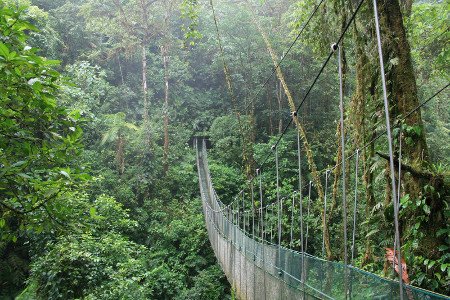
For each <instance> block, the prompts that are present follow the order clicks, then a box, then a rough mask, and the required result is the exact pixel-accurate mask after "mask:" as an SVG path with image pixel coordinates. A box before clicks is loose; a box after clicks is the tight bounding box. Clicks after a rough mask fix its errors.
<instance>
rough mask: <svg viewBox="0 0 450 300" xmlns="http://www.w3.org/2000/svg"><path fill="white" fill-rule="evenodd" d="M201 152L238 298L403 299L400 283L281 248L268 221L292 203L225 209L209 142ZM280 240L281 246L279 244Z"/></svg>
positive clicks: (212, 219)
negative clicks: (210, 159) (214, 180)
mask: <svg viewBox="0 0 450 300" xmlns="http://www.w3.org/2000/svg"><path fill="white" fill-rule="evenodd" d="M195 147H196V148H197V169H198V176H199V183H200V192H201V198H202V204H203V213H204V216H205V221H206V227H207V231H208V236H209V239H210V242H211V246H212V248H213V250H214V253H215V255H216V257H217V259H218V262H219V264H220V266H221V267H222V270H223V271H224V273H225V275H226V277H227V278H228V280H229V282H230V283H231V285H232V287H233V289H234V291H235V293H236V297H237V298H238V299H267V300H275V299H386V300H387V299H399V298H400V295H399V294H400V292H399V289H398V282H396V281H393V280H389V279H385V278H381V277H379V276H376V275H375V274H371V273H369V272H366V271H363V270H360V269H358V268H355V267H353V266H350V265H345V264H343V263H340V262H333V261H327V260H324V259H321V258H318V257H315V256H312V255H309V254H307V253H306V252H298V251H294V250H292V249H289V248H287V247H284V246H281V235H282V232H281V226H280V222H278V234H276V233H274V232H272V227H270V228H269V226H267V225H264V222H265V221H266V222H267V220H268V218H270V217H271V216H273V215H274V212H276V213H277V214H278V221H280V214H282V213H283V201H288V200H289V201H290V199H287V198H284V199H281V201H280V206H279V207H278V208H279V209H277V208H276V207H274V206H272V207H270V206H267V207H261V208H259V209H248V210H246V209H245V206H244V205H245V203H237V205H236V206H235V207H234V208H233V207H232V206H228V205H224V204H223V203H222V202H221V201H220V199H219V198H218V196H217V194H216V192H215V190H214V187H213V185H212V180H211V175H210V172H209V167H208V159H207V153H206V145H205V141H204V140H200V139H198V140H196V141H195ZM293 197H295V193H294V195H293ZM293 199H294V198H293ZM238 202H239V201H238ZM261 203H262V202H261ZM239 204H240V205H239ZM275 235H277V236H278V244H275V243H273V238H274V236H275ZM291 235H292V231H291ZM306 236H307V235H306ZM403 293H404V297H406V299H411V300H412V299H430V300H432V299H447V297H445V296H441V295H438V294H434V293H432V292H428V291H425V290H422V289H419V288H416V287H413V286H409V285H406V284H403Z"/></svg>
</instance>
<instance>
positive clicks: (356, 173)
mask: <svg viewBox="0 0 450 300" xmlns="http://www.w3.org/2000/svg"><path fill="white" fill-rule="evenodd" d="M358 167H359V149H356V158H355V201H354V202H353V234H352V259H351V265H352V266H354V264H355V263H354V258H355V234H356V204H357V200H358Z"/></svg>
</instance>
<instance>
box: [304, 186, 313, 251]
mask: <svg viewBox="0 0 450 300" xmlns="http://www.w3.org/2000/svg"><path fill="white" fill-rule="evenodd" d="M311 185H312V181H310V182H309V184H308V209H307V212H306V215H307V218H308V220H309V207H310V204H311ZM308 236H309V226H308V222H306V241H305V252H308Z"/></svg>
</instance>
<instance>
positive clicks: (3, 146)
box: [0, 4, 88, 240]
mask: <svg viewBox="0 0 450 300" xmlns="http://www.w3.org/2000/svg"><path fill="white" fill-rule="evenodd" d="M25 9H26V7H16V6H14V5H11V6H5V5H4V4H2V6H1V7H0V10H1V11H0V12H1V13H0V33H1V37H0V77H1V78H2V85H1V86H0V165H1V166H2V168H1V170H0V172H1V173H0V174H1V176H0V206H1V208H0V214H1V215H0V219H3V221H2V222H1V224H2V227H3V230H2V231H1V236H0V238H1V239H11V240H16V239H17V237H16V235H17V230H18V229H20V231H23V230H24V229H25V228H26V229H27V230H34V231H37V232H40V231H42V227H43V226H45V225H46V223H48V222H52V218H51V216H52V215H55V214H56V215H57V214H64V213H66V212H64V208H63V207H58V205H56V204H57V203H55V202H56V201H58V198H59V197H60V196H61V195H63V194H64V193H67V192H68V191H70V189H71V186H73V185H74V184H75V183H76V182H79V181H80V180H83V179H86V178H88V176H87V175H84V174H82V173H81V172H80V171H81V170H80V168H79V167H78V166H77V164H76V158H77V156H78V155H79V153H80V150H81V144H80V137H81V134H82V130H81V128H80V127H79V123H80V121H81V119H80V114H79V113H78V112H77V111H72V112H68V111H67V110H66V109H65V108H63V107H61V106H59V104H58V101H57V98H56V95H57V92H58V89H59V87H58V85H57V84H58V81H59V80H60V75H59V73H58V72H56V71H55V70H54V66H55V65H57V64H58V62H57V61H52V60H48V59H46V58H43V57H41V56H39V55H37V54H36V52H37V49H36V48H33V47H30V46H29V45H28V44H27V39H28V37H27V35H26V31H35V30H37V29H36V28H35V27H34V26H33V25H32V24H31V23H29V22H27V21H25V20H23V18H22V15H23V12H24V11H25ZM52 202H53V203H52ZM50 205H51V207H52V208H55V210H49V206H50ZM48 215H50V217H49V216H48Z"/></svg>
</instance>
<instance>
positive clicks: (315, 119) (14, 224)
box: [0, 0, 450, 299]
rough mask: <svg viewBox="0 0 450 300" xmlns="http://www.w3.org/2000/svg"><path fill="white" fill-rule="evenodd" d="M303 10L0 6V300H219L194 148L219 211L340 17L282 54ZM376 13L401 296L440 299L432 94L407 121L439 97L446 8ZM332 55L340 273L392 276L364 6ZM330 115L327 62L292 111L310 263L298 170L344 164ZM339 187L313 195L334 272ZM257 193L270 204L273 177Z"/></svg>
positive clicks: (447, 146)
mask: <svg viewBox="0 0 450 300" xmlns="http://www.w3.org/2000/svg"><path fill="white" fill-rule="evenodd" d="M316 2H317V1H313V0H282V1H279V0H267V1H250V0H249V1H227V0H217V1H212V2H210V1H198V0H0V299H231V298H232V290H231V287H230V285H229V283H228V282H227V279H226V278H225V276H224V274H223V272H222V271H221V269H220V267H219V265H218V264H217V262H216V259H215V257H214V253H213V251H212V250H211V248H210V245H209V241H208V237H207V234H206V228H205V226H204V219H203V214H202V208H201V201H200V199H199V191H198V179H197V170H196V166H195V152H194V150H193V148H192V138H193V137H194V136H208V137H209V139H210V141H211V142H212V148H211V149H210V168H211V172H212V177H213V180H214V185H215V188H216V190H217V191H218V193H219V196H220V198H221V199H222V200H223V201H224V202H225V203H230V202H231V201H232V198H233V197H234V196H235V195H236V194H237V193H238V192H239V190H241V189H242V188H246V187H248V186H247V184H246V180H247V179H249V178H251V177H252V176H253V174H255V169H256V168H257V167H258V166H259V164H260V163H261V162H262V161H263V159H264V158H265V157H266V155H267V154H268V153H270V151H271V149H270V148H271V145H272V144H273V143H274V141H275V140H276V138H277V137H278V136H279V134H280V133H281V132H282V131H283V129H284V126H285V125H286V124H287V122H289V120H290V118H291V112H292V111H293V107H296V106H297V105H298V104H299V103H300V101H301V99H302V98H303V97H304V96H305V94H306V92H307V91H308V87H309V86H310V84H311V82H312V81H313V79H314V77H315V76H316V75H317V72H318V71H319V69H320V68H321V66H322V63H323V60H324V59H325V58H326V56H327V54H328V53H329V51H330V45H331V44H332V43H334V42H335V41H336V39H337V38H338V37H339V35H340V33H341V32H342V29H343V28H344V26H345V24H346V23H347V22H348V20H349V18H350V16H351V15H352V12H353V11H354V9H355V7H356V5H357V1H339V0H325V1H324V3H323V4H322V5H321V6H320V8H319V13H318V14H317V15H316V16H315V17H314V18H313V19H311V22H310V23H309V24H308V26H307V27H306V28H305V30H304V32H303V33H302V36H301V37H300V39H299V40H298V41H297V43H296V44H294V46H293V47H292V49H291V50H290V52H289V54H287V55H286V56H285V57H284V55H285V51H286V49H288V47H289V46H290V45H291V44H292V41H293V40H294V39H295V37H296V36H297V34H298V32H299V30H300V28H301V27H302V24H304V23H305V22H306V20H307V19H308V17H309V15H310V13H311V11H312V8H313V7H314V6H315V5H316V4H317V3H316ZM358 2H359V1H358ZM378 2H379V3H378V6H379V13H380V25H381V32H382V37H383V40H382V42H383V51H384V54H385V67H386V70H385V72H386V77H387V87H388V96H389V101H390V102H389V105H390V110H391V118H392V123H393V124H394V130H393V136H394V146H395V153H396V157H397V165H398V155H399V146H400V145H399V144H400V143H399V140H401V143H402V152H401V154H402V161H401V162H402V172H401V187H400V194H401V198H400V231H401V241H402V243H401V245H402V251H403V257H404V259H405V263H406V265H407V266H408V276H409V279H410V281H411V284H413V285H415V286H419V287H422V288H425V289H428V290H432V291H436V292H439V293H442V294H445V295H449V294H450V250H449V249H450V248H449V247H450V207H449V205H450V200H449V199H450V188H449V187H450V176H449V174H450V165H449V164H450V143H449V141H450V139H449V137H450V109H449V107H450V105H449V104H450V100H449V99H450V97H449V92H448V89H444V90H443V91H442V92H441V93H440V94H439V95H437V96H436V97H435V98H433V99H432V100H430V101H429V102H428V103H427V104H426V105H424V106H423V107H421V109H419V110H418V111H415V112H414V113H410V112H411V111H412V110H413V109H414V108H416V107H417V106H418V105H420V104H421V103H424V102H425V101H426V100H427V99H429V98H430V97H431V96H433V95H434V94H435V93H436V92H437V91H439V90H440V89H442V88H443V87H445V86H447V85H448V82H449V66H450V64H449V59H450V53H449V51H450V49H449V46H448V45H449V39H450V33H449V30H448V29H449V21H448V16H449V12H450V1H448V0H441V1H431V0H430V1H413V0H401V1H400V0H393V1H392V0H379V1H378ZM212 3H213V4H214V12H215V14H213V10H212V7H211V5H212ZM219 41H220V44H219ZM342 51H343V70H344V85H345V88H344V93H345V124H346V125H345V132H346V139H347V142H346V152H347V151H348V153H347V154H348V155H350V154H351V153H353V152H354V151H356V149H362V150H361V152H360V185H359V190H358V191H359V195H360V201H359V202H358V207H357V211H358V216H359V219H358V230H357V237H356V241H357V243H356V262H355V265H356V266H357V267H359V268H361V269H364V270H367V271H370V272H373V273H376V274H378V275H381V276H385V277H390V278H394V277H395V274H394V273H395V272H394V271H393V270H392V266H391V264H389V263H388V262H387V260H386V259H385V248H392V247H393V238H394V235H393V233H394V229H393V228H394V225H393V210H394V209H393V201H392V197H391V195H392V194H391V190H390V185H389V183H390V181H389V166H388V160H387V159H386V154H387V142H386V139H385V138H383V139H379V140H377V141H376V142H374V143H371V144H370V145H369V146H368V147H365V148H364V149H363V146H364V145H366V144H367V143H368V142H369V141H370V140H372V139H373V138H374V137H376V135H377V134H378V133H379V132H382V131H383V130H385V128H384V115H383V114H384V113H383V100H382V89H381V85H380V81H381V79H380V71H379V65H378V54H377V48H376V36H375V28H374V23H373V8H372V2H371V1H365V2H363V4H362V6H361V10H360V11H359V14H358V15H357V17H356V18H355V22H354V23H352V24H351V26H350V27H349V30H348V32H347V34H346V35H345V36H344V39H343V46H342ZM282 57H283V64H282V65H281V68H280V69H278V70H277V72H273V73H274V74H273V76H271V77H269V75H270V74H271V73H272V71H273V70H274V64H276V63H277V62H278V61H279V60H280V59H281V58H282ZM267 78H269V79H268V81H267V82H266V84H264V82H265V81H266V79H267ZM338 104H339V83H338V74H337V67H336V62H335V59H333V61H332V62H331V63H330V65H328V67H327V68H326V69H325V70H324V73H323V74H322V76H321V77H320V79H319V81H318V84H317V85H316V87H315V88H314V89H313V90H312V91H311V93H310V94H309V95H308V97H307V98H306V101H305V102H304V104H303V106H302V107H301V110H300V111H299V114H298V119H299V120H300V122H299V123H300V124H301V125H299V128H301V131H302V136H301V138H302V141H303V145H304V151H305V154H306V156H305V159H303V164H302V166H301V167H302V171H303V173H304V174H305V179H304V180H305V182H304V186H306V185H307V183H308V182H309V181H312V182H314V184H315V187H316V188H315V189H314V190H313V192H312V195H311V199H312V200H313V201H312V207H311V210H312V214H311V216H310V218H308V219H307V220H305V221H306V222H307V224H308V225H309V226H310V230H311V232H312V234H311V240H310V242H309V246H308V249H309V252H310V253H311V254H313V255H317V256H321V255H322V251H321V250H322V229H323V220H322V218H323V200H324V199H323V198H324V195H323V194H324V188H325V187H324V182H323V177H321V178H319V177H318V175H317V174H316V173H315V172H314V170H319V171H321V172H322V171H324V170H326V169H328V168H332V167H333V166H336V165H338V166H339V164H340V163H341V158H342V153H341V151H339V150H338V149H339V145H340V136H339V132H340V128H339V126H338V124H339V122H338V120H339V108H338ZM296 138H297V137H296V131H295V130H293V129H291V130H289V131H287V134H286V135H285V136H284V138H283V139H282V141H281V143H280V145H279V153H280V157H281V162H280V164H281V166H282V167H283V168H282V171H281V178H282V192H283V193H286V194H287V193H289V192H290V191H292V190H294V189H296V185H297V181H296V180H297V177H296V166H297V165H296V164H297V160H296V153H297V152H296V151H297V150H296V147H295V145H296ZM273 163H274V161H273V157H271V158H270V161H269V164H273ZM347 168H348V170H349V171H348V172H347V174H348V177H349V178H348V180H347V182H350V183H349V186H348V187H347V190H348V193H349V195H352V193H353V182H354V180H355V178H354V173H352V172H351V171H350V170H352V169H351V168H354V162H353V161H352V162H351V163H349V164H347ZM340 172H341V170H340V168H339V167H337V168H335V169H334V171H333V172H332V173H331V174H330V178H331V179H330V182H329V185H328V197H329V198H328V199H329V207H328V210H327V215H326V219H327V220H328V221H327V223H326V224H325V232H326V241H325V246H326V249H325V250H326V253H325V256H326V258H328V259H332V260H342V259H343V249H342V226H343V225H342V205H341V202H340V198H341V193H342V192H341V188H340V187H339V185H340V180H339V178H340V176H341V175H340ZM396 176H397V177H398V174H396ZM264 185H265V186H266V187H267V188H266V190H265V191H264V193H265V198H266V200H267V201H269V202H270V201H273V200H274V199H275V198H276V192H275V170H273V169H267V172H266V173H265V176H264ZM303 194H304V201H305V205H306V201H308V199H307V198H308V197H307V196H308V193H307V190H306V189H305V190H304V191H303ZM349 197H351V196H349ZM349 209H350V208H349ZM350 219H351V216H350V215H349V220H350ZM349 222H350V221H349ZM294 233H295V234H296V236H298V228H296V230H295V232H294ZM285 242H287V241H285ZM294 247H295V248H297V249H298V248H299V242H295V243H294Z"/></svg>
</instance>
